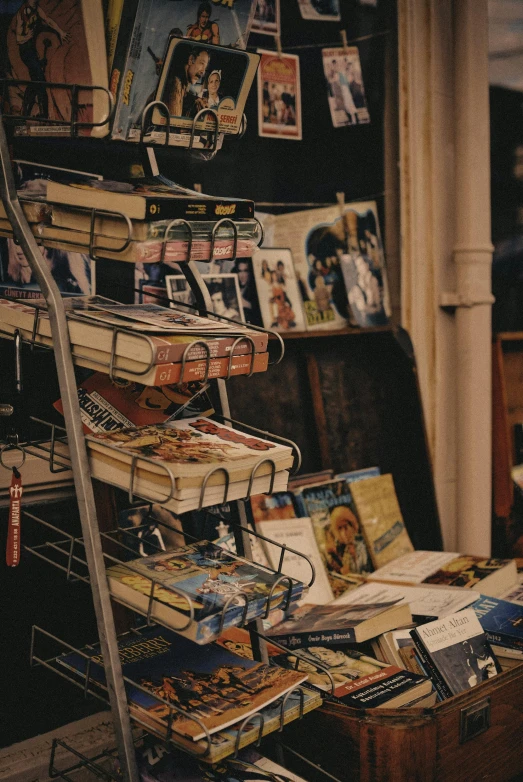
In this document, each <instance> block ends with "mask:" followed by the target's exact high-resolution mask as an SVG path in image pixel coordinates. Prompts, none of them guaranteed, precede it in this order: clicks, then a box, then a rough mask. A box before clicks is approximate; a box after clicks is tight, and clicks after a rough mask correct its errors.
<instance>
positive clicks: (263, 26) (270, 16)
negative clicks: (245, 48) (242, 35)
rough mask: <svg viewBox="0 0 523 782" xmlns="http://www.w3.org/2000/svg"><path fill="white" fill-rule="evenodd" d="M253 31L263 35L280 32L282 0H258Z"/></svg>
mask: <svg viewBox="0 0 523 782" xmlns="http://www.w3.org/2000/svg"><path fill="white" fill-rule="evenodd" d="M251 32H253V33H262V34H263V35H279V34H280V0H258V2H257V3H256V11H255V12H254V20H253V22H252V27H251Z"/></svg>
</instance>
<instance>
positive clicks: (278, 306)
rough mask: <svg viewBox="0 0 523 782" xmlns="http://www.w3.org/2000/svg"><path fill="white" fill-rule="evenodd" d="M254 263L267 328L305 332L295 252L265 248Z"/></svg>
mask: <svg viewBox="0 0 523 782" xmlns="http://www.w3.org/2000/svg"><path fill="white" fill-rule="evenodd" d="M252 263H253V267H254V276H255V279H256V289H257V291H258V300H259V302H260V309H261V313H262V317H263V325H264V327H265V328H266V329H273V330H274V331H305V330H306V326H305V318H304V315H303V305H302V296H301V294H300V289H299V287H298V280H297V279H296V273H295V271H294V264H293V262H292V253H291V251H290V250H289V249H287V248H285V249H276V248H271V249H269V248H261V249H258V250H256V252H255V253H254V255H253V258H252Z"/></svg>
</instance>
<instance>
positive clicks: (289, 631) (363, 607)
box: [268, 590, 412, 649]
mask: <svg viewBox="0 0 523 782" xmlns="http://www.w3.org/2000/svg"><path fill="white" fill-rule="evenodd" d="M357 591H358V590H354V592H352V593H351V596H352V595H353V596H354V598H353V601H352V602H351V603H348V604H347V603H345V604H343V605H339V604H337V605H333V604H330V605H315V606H313V605H303V606H300V607H299V608H297V609H296V611H294V612H293V613H292V614H291V616H289V618H288V619H287V620H286V621H285V622H282V623H280V624H278V625H276V627H273V628H271V629H270V630H268V635H269V637H270V638H273V639H275V640H276V641H278V643H280V644H282V646H286V647H288V648H289V649H299V648H300V647H304V646H314V645H315V644H319V645H320V646H322V645H327V646H331V645H335V644H338V645H339V644H347V643H362V642H363V641H367V640H368V639H369V638H374V637H375V636H376V635H379V634H380V633H384V632H386V631H387V630H394V629H396V628H397V627H401V626H402V625H406V624H409V623H410V622H412V614H411V612H410V609H409V606H408V605H407V604H406V603H403V604H401V603H389V602H385V603H358V602H357V599H356V598H357Z"/></svg>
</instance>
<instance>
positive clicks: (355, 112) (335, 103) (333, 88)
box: [322, 46, 370, 128]
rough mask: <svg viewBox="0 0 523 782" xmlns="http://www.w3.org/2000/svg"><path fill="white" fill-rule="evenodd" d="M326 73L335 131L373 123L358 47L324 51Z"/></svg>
mask: <svg viewBox="0 0 523 782" xmlns="http://www.w3.org/2000/svg"><path fill="white" fill-rule="evenodd" d="M322 57H323V70H324V73H325V78H326V80H327V96H328V102H329V109H330V113H331V119H332V124H333V126H334V127H335V128H343V127H345V126H347V125H365V124H368V123H369V122H370V115H369V110H368V108H367V99H366V97H365V89H364V86H363V78H362V75H361V65H360V55H359V51H358V47H357V46H349V47H347V48H346V49H343V48H340V47H336V48H335V49H322Z"/></svg>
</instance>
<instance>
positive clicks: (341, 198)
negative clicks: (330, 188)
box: [336, 193, 345, 217]
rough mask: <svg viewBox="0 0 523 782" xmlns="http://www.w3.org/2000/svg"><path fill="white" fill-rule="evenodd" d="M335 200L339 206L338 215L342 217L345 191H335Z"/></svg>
mask: <svg viewBox="0 0 523 782" xmlns="http://www.w3.org/2000/svg"><path fill="white" fill-rule="evenodd" d="M336 201H337V202H338V206H339V208H340V215H341V216H342V217H343V214H344V212H345V193H336Z"/></svg>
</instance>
